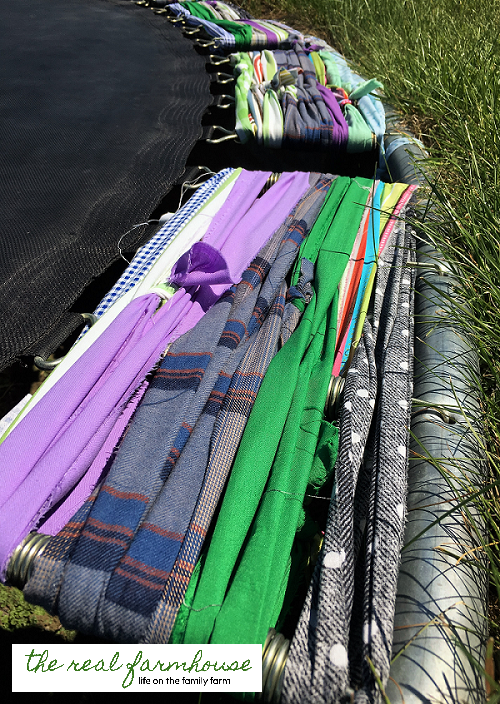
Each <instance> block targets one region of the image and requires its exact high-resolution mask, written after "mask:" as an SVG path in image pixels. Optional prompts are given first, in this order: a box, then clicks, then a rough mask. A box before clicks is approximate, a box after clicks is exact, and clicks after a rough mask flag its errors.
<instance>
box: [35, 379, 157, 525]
mask: <svg viewBox="0 0 500 704" xmlns="http://www.w3.org/2000/svg"><path fill="white" fill-rule="evenodd" d="M148 386H149V381H148V380H147V379H145V380H144V381H143V382H142V384H141V386H140V387H139V389H137V391H136V392H135V393H134V394H133V396H132V398H131V399H129V401H128V403H127V405H126V407H125V409H124V410H123V412H122V413H121V415H120V417H119V418H118V420H117V421H116V423H115V425H114V426H113V430H112V431H111V433H110V434H109V435H108V437H107V438H106V441H105V443H104V445H103V446H102V448H101V449H100V450H99V453H98V455H97V457H96V458H95V460H94V461H93V462H92V464H91V466H90V467H89V470H88V471H87V472H86V473H85V474H84V476H83V477H82V478H81V480H80V481H79V482H78V484H77V485H76V486H75V487H74V488H73V489H72V490H71V491H70V493H69V494H68V495H67V496H66V497H65V498H64V500H63V501H62V503H60V504H59V505H58V506H56V507H55V508H54V509H53V510H52V511H51V512H50V514H49V515H48V516H47V517H46V518H44V519H43V520H42V522H41V523H40V525H39V526H38V530H39V531H40V533H45V534H46V535H56V534H57V533H58V532H59V531H60V530H61V528H62V527H63V526H65V525H66V523H67V522H68V521H69V520H70V519H71V518H72V517H73V516H74V515H75V513H76V512H77V511H78V509H79V508H80V506H82V505H83V503H84V502H85V500H86V499H87V498H88V497H89V496H90V494H91V493H92V492H93V491H94V489H95V487H96V486H97V485H98V484H99V482H100V481H101V479H103V478H104V475H105V474H107V471H108V469H109V466H110V464H111V461H112V459H113V457H114V454H115V450H116V448H117V447H118V445H119V443H120V441H121V439H122V437H123V435H124V433H125V430H126V429H127V427H128V425H129V423H130V420H131V418H132V416H133V415H134V413H135V410H136V408H137V406H138V405H139V404H140V402H141V401H142V399H143V397H144V394H145V393H146V391H147V388H148Z"/></svg>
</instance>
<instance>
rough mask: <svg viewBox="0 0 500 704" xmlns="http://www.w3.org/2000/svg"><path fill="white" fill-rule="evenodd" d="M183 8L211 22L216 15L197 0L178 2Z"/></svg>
mask: <svg viewBox="0 0 500 704" xmlns="http://www.w3.org/2000/svg"><path fill="white" fill-rule="evenodd" d="M180 4H181V5H182V7H183V8H184V9H185V10H188V12H190V13H191V14H192V15H194V17H199V18H200V19H202V20H209V21H210V22H213V21H214V20H215V19H216V17H215V15H214V13H213V11H212V10H210V9H209V8H208V7H207V6H206V5H200V3H198V2H192V1H191V0H185V2H181V3H180Z"/></svg>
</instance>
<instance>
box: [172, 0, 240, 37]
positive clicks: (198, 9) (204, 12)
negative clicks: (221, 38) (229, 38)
mask: <svg viewBox="0 0 500 704" xmlns="http://www.w3.org/2000/svg"><path fill="white" fill-rule="evenodd" d="M181 5H182V7H184V8H185V9H186V10H188V12H190V13H191V14H192V15H193V16H194V17H199V18H200V19H202V20H208V21H209V22H212V24H216V25H218V26H219V27H222V29H225V30H226V32H229V33H230V34H232V35H233V37H234V40H235V42H236V48H237V49H244V48H245V47H249V46H250V44H251V43H252V27H251V26H250V25H248V24H245V23H244V22H232V21H231V20H218V19H215V18H214V15H213V13H212V12H211V11H210V10H209V9H208V8H207V7H205V6H203V5H200V4H199V3H197V2H191V1H190V0H186V1H185V2H181Z"/></svg>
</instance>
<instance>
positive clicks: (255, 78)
mask: <svg viewBox="0 0 500 704" xmlns="http://www.w3.org/2000/svg"><path fill="white" fill-rule="evenodd" d="M230 58H231V62H232V64H233V67H234V69H233V70H234V73H235V76H236V86H235V97H236V132H237V134H238V137H239V139H240V141H241V142H243V143H245V142H247V141H248V140H249V139H252V138H254V139H255V140H256V141H257V143H259V144H263V145H264V146H267V147H272V148H280V147H292V148H293V147H297V146H301V147H312V148H315V147H316V148H319V147H322V148H327V149H331V150H336V151H345V150H347V151H348V152H351V153H355V152H364V151H369V150H372V149H374V147H375V145H376V137H375V134H374V133H373V132H372V130H371V127H370V125H369V124H368V123H367V122H366V120H365V118H364V117H363V114H362V113H361V112H360V111H359V110H358V109H357V107H356V106H355V102H356V101H357V100H359V99H360V98H362V97H366V96H367V95H368V94H370V93H371V92H372V91H374V90H375V89H377V88H380V87H381V84H380V83H379V82H378V81H375V80H371V81H366V82H364V83H363V84H361V85H360V86H358V87H357V88H356V89H355V90H354V91H352V93H351V95H349V94H348V93H347V92H346V90H345V88H344V87H343V81H342V80H341V77H340V73H339V70H338V67H337V64H336V62H335V54H333V53H331V52H328V51H325V50H322V51H319V52H318V51H314V50H312V49H311V48H310V47H308V46H306V45H305V44H302V43H300V42H298V41H295V42H294V43H293V48H292V49H290V50H276V51H270V50H269V49H265V50H263V51H262V52H239V53H237V54H232V55H231V57H230ZM346 85H347V87H348V88H349V89H350V85H348V84H346Z"/></svg>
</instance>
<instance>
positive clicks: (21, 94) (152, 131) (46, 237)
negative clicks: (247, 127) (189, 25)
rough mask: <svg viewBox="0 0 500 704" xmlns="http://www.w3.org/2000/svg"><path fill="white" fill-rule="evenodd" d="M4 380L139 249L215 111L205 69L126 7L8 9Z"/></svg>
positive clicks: (0, 12)
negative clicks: (116, 264)
mask: <svg viewBox="0 0 500 704" xmlns="http://www.w3.org/2000/svg"><path fill="white" fill-rule="evenodd" d="M0 18H1V26H2V46H3V51H2V59H1V61H0V88H1V93H0V150H1V151H0V154H1V157H0V188H1V191H0V192H1V194H2V195H1V198H2V215H3V217H2V231H1V234H0V319H1V320H2V325H1V332H0V368H3V367H5V366H6V365H7V364H9V363H10V362H11V361H12V360H13V359H15V357H16V356H18V355H20V354H23V353H28V352H30V351H32V350H34V349H35V348H36V343H37V341H38V340H39V339H40V338H41V337H42V336H43V334H44V333H45V331H46V330H47V329H49V328H51V327H53V326H57V324H58V322H60V321H61V319H62V318H63V317H64V314H65V312H66V311H67V310H68V309H69V308H70V307H71V304H72V303H73V301H74V300H75V299H76V298H77V297H78V295H79V294H80V293H81V291H82V290H83V288H84V287H85V286H86V285H87V284H88V283H89V282H90V281H91V280H92V279H93V278H94V277H96V276H98V275H99V274H100V273H102V272H103V271H104V270H105V269H106V268H107V267H108V266H109V264H110V263H111V262H112V261H114V260H115V259H117V258H118V257H119V246H120V248H121V250H123V251H125V250H127V249H129V250H130V249H133V248H136V247H137V246H139V245H140V244H142V241H143V240H141V237H142V238H144V231H143V230H140V229H138V230H134V231H133V232H132V233H130V234H129V235H128V236H127V237H126V238H124V239H121V238H122V237H123V234H124V233H125V232H127V231H128V230H129V229H130V228H131V227H132V226H133V225H134V224H136V223H139V222H142V221H144V220H145V219H147V218H148V217H149V215H150V213H151V212H152V211H153V210H154V208H155V206H156V205H157V204H158V202H159V201H160V200H161V199H162V197H163V196H164V195H165V194H166V193H167V192H168V190H169V189H170V188H171V186H172V184H173V183H174V182H175V180H176V179H177V178H178V177H179V176H180V174H181V173H182V172H183V170H184V166H185V163H186V159H187V157H188V154H189V152H190V150H191V148H192V146H193V144H194V143H195V141H196V140H197V139H198V138H199V137H200V136H201V118H202V115H203V113H204V112H205V110H206V108H207V106H208V105H209V103H210V91H209V81H208V76H207V74H206V72H205V63H204V60H203V58H202V57H201V56H199V55H198V54H197V53H196V52H195V50H194V49H193V47H192V45H191V43H190V42H189V41H188V40H187V39H185V38H184V37H183V36H182V34H181V33H180V32H179V31H178V30H177V29H175V28H174V27H172V26H171V25H170V24H169V23H168V22H167V21H166V20H165V19H164V18H162V17H159V16H156V15H155V14H154V13H153V12H151V11H150V10H146V9H145V8H142V7H137V6H136V5H135V4H134V3H131V2H128V1H124V2H120V1H118V0H77V1H76V2H68V0H16V1H15V2H7V1H6V0H3V1H2V2H1V3H0Z"/></svg>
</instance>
